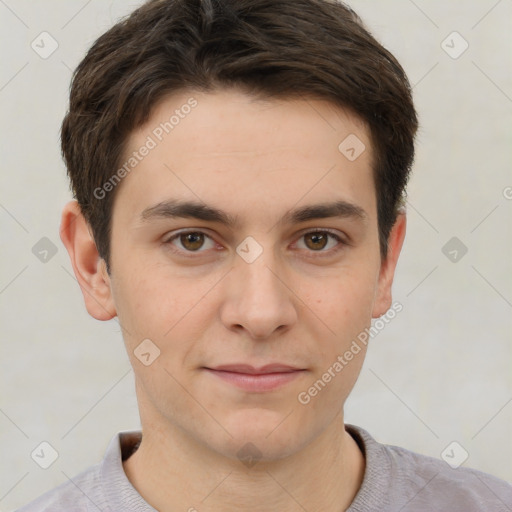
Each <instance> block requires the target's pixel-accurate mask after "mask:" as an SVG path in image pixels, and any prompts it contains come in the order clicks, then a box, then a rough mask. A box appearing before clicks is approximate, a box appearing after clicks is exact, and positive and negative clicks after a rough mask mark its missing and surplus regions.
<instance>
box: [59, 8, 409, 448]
mask: <svg viewBox="0 0 512 512" xmlns="http://www.w3.org/2000/svg"><path fill="white" fill-rule="evenodd" d="M416 128H417V119H416V113H415V110H414V107H413V103H412V99H411V91H410V87H409V83H408V81H407V78H406V76H405V73H404V71H403V69H402V68H401V66H400V65H399V64H398V62H397V61H396V59H395V58H394V57H393V56H392V55H391V54H390V53H389V52H388V51H387V50H386V49H384V48H383V47H382V46H381V45H380V44H379V43H378V42H377V41H376V40H375V39H374V38H373V37H372V36H371V35H370V34H369V32H368V31H367V30H366V29H365V28H364V26H363V25H362V23H361V21H360V20H359V18H358V17H357V16H356V15H355V14H354V13H353V12H352V11H351V10H350V9H349V8H348V7H346V6H345V5H343V4H341V3H339V2H332V1H329V0H283V1H279V2H270V1H267V0H223V1H215V0H213V1H209V0H202V1H193V2H191V1H188V0H167V1H163V0H154V1H150V2H148V3H146V4H144V5H143V6H142V7H140V8H139V9H137V10H136V11H135V12H134V13H133V14H132V15H131V16H129V17H127V18H126V19H125V20H123V21H121V22H119V23H118V24H116V25H115V26H114V27H113V28H111V29H110V30H109V31H108V32H106V33H105V34H104V35H102V36H101V37H100V38H99V39H98V40H97V41H96V43H95V44H94V45H93V46H92V48H91V49H90V51H89V52H88V54H87V55H86V57H85V58H84V60H83V61H82V62H81V63H80V65H79V67H78V69H77V71H76V73H75V75H74V78H73V83H72V87H71V96H70V108H69V112H68V113H67V115H66V118H65V119H64V122H63V126H62V150H63V154H64V158H65V161H66V165H67V169H68V174H69V176H70V179H71V184H72V188H73V191H74V194H75V197H76V203H72V204H70V205H68V206H67V207H66V209H65V211H64V213H63V222H62V230H61V235H62V239H63V241H64V243H65V245H66V247H67V248H68V251H69V253H70V256H71V259H72V263H73V266H74V270H75V273H76V275H77V278H78V280H79V283H80V285H81V287H82V290H83V292H84V298H85V301H86V306H87V308H88V310H89V312H90V313H91V315H92V316H94V317H95V318H98V319H101V320H107V319H109V318H112V317H113V316H116V315H117V316H118V318H119V321H120V323H121V326H122V329H123V337H124V340H125V343H126V346H127V349H128V353H129V356H130V358H131V361H132V364H133V366H134V371H135V375H136V382H137V393H138V398H139V406H140V409H141V417H142V421H143V424H144V422H146V423H147V424H154V425H159V426H160V427H162V425H164V424H167V425H173V426H176V427H179V429H180V431H181V432H186V433H187V434H188V435H190V436H192V437H193V438H195V439H197V440H198V441H200V442H202V443H203V444H204V445H205V446H208V447H210V448H213V449H214V450H216V451H218V452H220V453H225V454H230V455H234V454H235V453H236V451H237V449H239V448H240V446H241V445H242V444H243V442H245V441H247V440H252V441H253V442H257V443H259V445H260V446H261V447H262V451H263V452H264V453H266V454H267V455H268V456H269V457H282V456H285V455H286V454H288V453H291V452H293V451H294V450H298V449H299V448H300V447H301V446H304V445H305V444H307V443H309V442H311V441H312V440H313V439H314V438H315V437H317V436H318V435H319V433H321V432H322V431H323V430H325V428H327V425H328V424H329V423H330V422H331V421H332V419H333V418H334V417H335V416H336V415H337V414H339V413H340V412H341V411H342V407H343V403H344V401H345V399H346V397H347V396H348V394H349V392H350V390H351V389H352V387H353V385H354V383H355V381H356V379H357V376H358V374H359V370H360V367H361V364H362V361H363V358H364V353H365V348H366V347H365V346H362V347H361V350H360V351H359V352H358V355H357V357H354V359H353V360H351V361H350V363H349V364H347V365H346V366H344V367H343V371H340V372H339V374H336V378H332V382H330V383H329V384H328V385H327V386H326V387H325V389H323V390H322V392H321V393H320V394H319V395H318V397H316V398H315V400H312V401H311V402H310V403H308V404H304V403H301V402H300V401H299V400H298V396H299V394H300V392H301V391H304V390H305V389H306V390H307V389H308V387H309V386H310V385H311V384H312V383H313V382H315V381H317V380H318V379H319V378H321V376H322V375H323V374H324V373H325V372H326V371H328V369H329V368H330V367H332V366H333V364H334V363H335V362H336V361H337V357H338V356H339V355H341V354H343V353H345V352H346V351H347V350H348V349H349V347H350V346H351V343H352V342H353V340H355V339H357V336H358V335H359V334H360V333H361V331H363V330H364V329H365V328H367V327H368V326H369V324H370V321H371V318H376V317H378V316H381V315H382V314H384V313H385V312H386V310H387V309H388V308H389V307H390V305H391V284H392V280H393V275H394V269H395V265H396V261H397V258H398V254H399V252H400V249H401V245H402V242H403V238H404V235H405V215H404V213H403V211H402V210H401V208H402V206H403V200H404V195H405V186H406V183H407V179H408V175H409V172H410V168H411V165H412V160H413V154H414V135H415V132H416ZM192 203H194V204H192ZM187 233H188V234H187ZM143 340H151V342H147V341H146V342H144V343H145V344H143V345H142V347H143V348H142V349H139V348H138V347H140V346H141V345H140V344H141V342H143ZM148 343H149V344H148ZM141 350H143V351H144V353H150V354H151V355H150V356H149V357H148V356H145V359H146V361H145V363H148V362H149V361H151V364H147V365H146V364H144V363H143V362H142V361H141V358H140V352H141ZM155 356H158V357H156V358H155ZM236 363H244V364H249V365H252V366H254V367H260V366H263V365H266V364H269V363H283V364H286V365H289V366H291V367H293V368H296V369H299V370H301V371H300V372H296V373H297V375H295V376H294V379H293V380H292V381H290V382H287V383H286V384H284V385H283V386H281V387H279V388H276V389H273V390H271V391H266V392H254V391H247V390H241V389H240V388H239V387H237V386H234V385H233V384H232V383H226V382H225V381H224V380H223V379H221V378H219V377H218V374H212V372H211V371H209V370H211V369H212V368H216V367H218V366H221V365H227V364H236ZM291 407H293V408H294V411H296V412H295V413H294V414H293V415H291V416H290V419H288V420H286V422H284V423H283V426H282V427H281V428H280V429H277V430H276V431H275V432H274V433H273V434H272V436H269V432H270V431H271V429H272V426H275V425H277V424H279V423H280V421H282V420H283V418H284V417H285V415H286V414H287V413H289V411H290V408H291ZM205 411H207V412H205ZM214 418H215V420H214Z"/></svg>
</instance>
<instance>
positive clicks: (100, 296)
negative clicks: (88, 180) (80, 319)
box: [60, 201, 116, 320]
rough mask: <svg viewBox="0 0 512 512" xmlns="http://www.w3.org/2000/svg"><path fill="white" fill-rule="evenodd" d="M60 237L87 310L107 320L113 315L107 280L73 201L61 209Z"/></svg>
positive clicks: (87, 226)
mask: <svg viewBox="0 0 512 512" xmlns="http://www.w3.org/2000/svg"><path fill="white" fill-rule="evenodd" d="M60 238H61V240H62V243H63V244H64V245H65V247H66V249H67V251H68V254H69V257H70V260H71V265H72V266H73V271H74V273H75V276H76V279H77V281H78V284H79V285H80V289H81V290H82V294H83V296H84V301H85V307H86V308H87V311H88V312H89V314H90V315H91V316H92V317H94V318H96V319H97V320H110V319H111V318H113V317H114V316H116V310H115V306H114V301H113V296H112V291H111V286H110V278H109V276H108V273H107V271H106V265H105V261H104V260H103V259H102V258H101V257H100V255H99V253H98V250H97V248H96V243H95V242H94V238H93V236H92V234H91V232H90V229H89V225H88V224H87V222H86V220H85V218H84V216H83V215H82V212H81V210H80V207H79V205H78V203H77V202H76V201H70V202H69V203H67V204H66V205H65V206H64V209H63V211H62V217H61V225H60Z"/></svg>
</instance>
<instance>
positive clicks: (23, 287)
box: [0, 0, 512, 511]
mask: <svg viewBox="0 0 512 512" xmlns="http://www.w3.org/2000/svg"><path fill="white" fill-rule="evenodd" d="M349 3H350V4H351V5H352V6H353V7H354V8H355V10H356V11H357V12H359V14H360V15H361V16H362V17H363V19H364V20H365V21H366V22H367V24H368V26H369V27H370V29H371V30H372V31H373V33H374V34H375V35H376V36H377V37H378V38H379V39H380V40H381V41H382V42H383V43H384V44H385V45H386V46H387V47H388V48H389V49H390V50H391V51H392V52H394V54H395V55H396V56H397V57H398V59H399V60H400V61H401V63H402V64H403V66H404V68H405V69H406V71H407V73H408V75H409V77H410V80H411V83H412V84H414V96H415V101H416V104H417V108H418V110H419V114H420V119H421V128H420V132H419V136H418V148H417V159H416V164H415V167H414V174H413V177H412V180H411V183H410V187H409V205H408V234H407V238H406V242H405V247H404V249H403V253H402V257H401V261H400V263H399V266H398V270H397V272H398V275H397V277H396V280H395V285H394V300H396V301H399V302H401V303H402V304H403V311H402V312H401V313H399V314H398V315H397V317H396V318H395V319H394V320H393V321H392V323H391V324H389V325H388V326H387V327H386V328H385V329H384V330H383V331H381V333H380V334H379V335H378V336H377V337H376V338H374V339H373V341H372V342H371V347H370V350H369V354H368V358H367V361H366V363H365V366H364V369H363V371H362V374H361V377H360V379H359V381H358V383H357V385H356V388H355V390H354V392H353V394H352V396H351V398H350V399H349V401H348V403H347V407H346V420H347V422H350V423H355V424H358V425H361V426H363V427H364V428H366V429H367V430H369V431H370V433H372V434H373V435H374V436H375V437H376V438H377V439H378V440H379V441H382V442H386V443H390V444H398V445H401V446H404V447H406V448H409V449H411V450H414V451H417V452H420V453H424V454H428V455H432V456H435V457H440V455H441V453H442V451H443V450H444V449H445V448H446V446H447V445H449V444H450V443H451V442H452V441H454V440H455V441H457V442H458V443H460V445H461V446H462V447H463V448H464V449H465V450H466V451H467V452H468V453H469V458H468V459H467V461H466V462H465V463H464V464H465V465H466V466H470V467H474V468H478V469H481V470H483V471H487V472H490V473H492V474H494V475H497V476H499V477H501V478H504V479H507V480H512V441H511V432H512V403H511V402H512V377H511V359H512V357H511V356H512V351H511V326H512V325H511V324H512V315H511V312H512V279H511V275H512V258H511V254H512V251H511V249H512V229H511V227H512V222H511V218H512V200H511V199H510V197H512V189H511V188H507V187H512V175H511V171H510V169H511V160H512V152H511V151H510V142H511V120H512V99H511V98H512V83H511V82H512V74H511V66H510V64H511V48H512V40H511V39H512V37H511V34H512V27H511V20H512V4H511V1H510V0H501V1H496V0H480V1H472V2H467V1H463V0H455V1H454V0H452V1H447V0H435V1H434V0H430V1H426V0H415V1H414V2H413V1H412V0H411V1H409V0H394V1H391V0H388V1H380V2H376V1H366V0H354V1H352V2H349ZM135 5H137V2H122V1H121V0H116V1H114V2H110V1H100V0H92V1H89V2H87V1H85V0H73V1H67V2H60V1H56V0H52V1H50V0H47V1H45V2H30V1H28V0H0V19H1V37H2V66H1V70H0V104H1V108H2V117H1V123H2V136H1V139H0V140H1V144H2V146H1V156H2V158H1V166H2V173H1V188H0V222H1V230H2V231H1V232H2V237H1V243H2V245H1V252H0V255H1V261H2V266H1V271H0V308H1V318H2V324H1V325H2V358H1V369H0V372H1V373H0V374H1V384H2V386H1V396H0V432H1V438H0V441H1V448H2V468H1V473H0V509H1V510H3V511H5V510H11V509H13V508H16V507H18V506H20V505H21V504H23V503H25V502H27V501H29V500H31V499H32V498H35V497H36V496H37V495H39V494H41V493H42V492H43V491H45V490H47V489H49V488H52V487H54V486H56V485H57V484H59V483H61V482H64V481H66V480H67V478H68V477H72V476H74V475H75V474H77V473H78V472H80V471H82V470H83V469H85V468H86V467H88V466H90V465H91V464H93V463H95V462H97V461H99V460H100V459H101V457H102V456H103V453H104V450H105V448H106V445H107V443H108V442H109V440H110V439H111V437H112V436H113V435H114V434H115V433H116V432H117V431H119V430H127V429H131V428H138V427H139V419H138V413H137V405H136V401H135V395H134V384H133V373H132V371H131V367H130V365H129V362H128V358H127V355H126V354H125V351H124V346H123V344H122V340H121V334H120V329H119V326H118V324H117V323H116V322H115V321H110V322H108V323H101V322H98V321H96V320H93V319H92V318H90V317H89V316H88V315H87V312H86V310H85V308H84V306H83V301H82V296H81V293H80V290H79V287H78V285H77V283H76V281H75V279H74V277H73V274H72V270H71V266H70V263H69V261H68V256H67V253H66V252H65V249H64V247H63V245H62V244H61V242H60V240H59V236H58V226H59V220H60V211H61V208H62V206H63V204H64V203H65V202H66V201H67V200H68V199H70V197H71V196H70V193H69V191H68V184H67V180H66V178H65V169H64V165H63V163H62V161H61V159H60V153H59V128H60V123H61V120H62V117H63V115H64V112H65V109H66V104H67V92H68V86H69V80H70V77H71V70H72V69H74V68H75V67H76V65H77V64H78V62H79V61H80V60H81V58H82V57H83V56H84V54H85V51H86V50H87V49H88V48H89V47H90V45H91V44H92V42H93V41H94V40H95V38H96V37H98V36H99V35H100V34H101V33H102V32H103V31H105V30H106V29H107V28H109V27H110V26H111V25H112V24H113V22H114V20H115V19H117V18H118V17H119V16H120V15H124V14H126V13H127V12H129V11H131V10H132V8H133V6H135ZM42 31H47V32H49V33H50V34H51V35H52V37H53V38H55V40H56V41H57V42H58V44H59V47H58V49H57V50H56V51H55V52H54V53H53V54H52V55H51V56H50V57H48V58H47V59H42V58H41V57H40V56H39V55H38V54H36V53H35V51H33V50H32V48H31V42H32V41H33V40H34V39H35V38H37V36H38V35H39V34H40V33H41V32H42ZM453 31H457V32H459V33H460V34H461V35H462V37H463V38H464V39H465V40H466V41H467V42H468V43H469V48H468V49H467V50H466V51H465V52H464V53H463V54H462V55H461V56H460V57H459V58H457V59H454V58H452V57H450V56H449V55H448V54H447V53H446V52H445V51H444V50H443V48H442V46H441V44H442V41H443V40H445V39H446V38H447V36H449V35H450V34H451V33H452V32H453ZM447 44H449V45H450V46H453V47H454V48H453V49H452V50H451V51H452V52H454V51H457V50H458V49H460V48H461V46H460V44H461V41H460V40H457V39H453V36H451V38H448V40H447ZM507 197H508V199H507ZM42 237H48V238H49V239H50V240H51V241H52V242H53V243H54V244H55V246H56V247H57V249H58V252H57V254H56V255H55V256H53V257H52V258H51V259H49V260H48V261H47V262H46V263H43V262H41V261H40V260H39V259H38V258H36V256H35V255H34V254H33V253H32V247H33V246H34V245H35V244H36V243H37V242H38V241H39V240H40V239H41V238H42ZM452 237H457V238H458V239H459V240H460V241H461V242H462V243H463V244H464V245H465V246H466V247H467V248H468V252H467V254H465V255H464V256H463V257H460V254H461V253H460V252H459V253H458V256H459V259H458V261H456V262H453V261H450V259H449V258H448V257H447V256H445V254H443V252H442V248H443V246H444V245H445V244H446V243H447V242H448V241H449V240H450V239H451V238H452ZM41 441H47V442H49V443H50V444H51V445H52V446H54V447H55V449H56V450H57V451H58V453H59V457H58V459H57V460H56V461H55V463H54V464H53V465H52V466H50V468H48V469H46V470H44V469H41V468H40V467H39V466H38V465H36V463H35V462H34V461H33V460H32V459H31V457H30V454H31V452H32V451H33V450H34V448H35V447H36V446H38V445H39V443H40V442H41ZM457 450H459V451H457ZM461 453H462V452H461V451H460V449H459V448H456V450H455V452H454V454H455V456H457V457H460V454H461Z"/></svg>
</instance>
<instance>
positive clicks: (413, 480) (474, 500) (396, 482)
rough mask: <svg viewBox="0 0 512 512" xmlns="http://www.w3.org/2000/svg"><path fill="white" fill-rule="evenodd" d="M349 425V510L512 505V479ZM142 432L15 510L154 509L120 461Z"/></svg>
mask: <svg viewBox="0 0 512 512" xmlns="http://www.w3.org/2000/svg"><path fill="white" fill-rule="evenodd" d="M346 429H347V431H348V432H349V433H350V434H351V435H352V437H353V438H354V439H355V441H356V442H357V444H358V445H359V447H360V448H361V450H362V451H363V453H364V454H365V458H366V469H365V473H364V478H363V483H362V485H361V488H360V489H359V492H358V493H357V495H356V497H355V498H354V501H353V502H352V504H351V505H350V507H349V508H348V511H347V512H374V511H375V512H398V511H400V512H412V511H414V512H427V511H428V512H432V511H436V512H447V511H450V512H453V511H461V512H477V511H485V512H490V511H492V512H511V511H512V485H510V484H508V483H507V482H505V481H503V480H500V479H498V478H495V477H493V476H491V475H488V474H486V473H482V472H480V471H476V470H474V469H469V468H464V467H458V468H457V469H452V468H451V467H450V466H449V465H448V464H447V463H446V462H444V461H442V460H438V459H434V458H432V457H427V456H425V455H419V454H417V453H414V452H411V451H409V450H406V449H404V448H400V447H397V446H390V445H384V444H380V443H378V442H377V441H375V439H373V437H371V436H370V434H368V432H366V431H365V430H363V429H362V428H360V427H356V426H353V425H346ZM141 436H142V434H141V431H126V432H119V433H118V434H116V435H115V436H114V437H113V438H112V440H111V441H110V444H109V445H108V448H107V451H106V453H105V457H104V458H103V460H102V461H101V462H100V463H99V464H96V465H94V466H91V467H90V468H89V469H87V470H85V471H83V472H82V473H80V474H79V475H77V476H76V477H74V478H72V479H71V480H72V481H71V482H70V481H68V482H65V483H63V484H62V485H60V486H59V487H57V488H55V489H53V490H51V491H48V492H47V493H46V494H44V495H42V496H41V497H39V498H38V499H36V500H35V501H33V502H32V503H29V504H28V505H26V506H24V507H22V508H21V509H19V510H18V511H17V512H43V511H44V512H64V511H65V512H69V511H73V512H98V511H102V512H155V509H154V508H153V507H151V506H150V505H148V503H147V502H146V501H144V499H143V498H142V496H141V495H140V494H139V493H138V492H137V491H136V490H135V488H134V487H133V486H132V485H131V483H130V481H129V480H128V478H127V477H126V474H125V472H124V470H123V465H122V461H123V460H125V459H127V458H128V457H129V456H130V455H131V454H132V453H133V452H134V451H135V450H136V449H137V447H138V444H139V442H140V439H141ZM269 510H271V504H269Z"/></svg>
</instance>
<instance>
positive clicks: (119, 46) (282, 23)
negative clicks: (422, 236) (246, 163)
mask: <svg viewBox="0 0 512 512" xmlns="http://www.w3.org/2000/svg"><path fill="white" fill-rule="evenodd" d="M227 87H238V88H242V90H244V91H246V92H248V93H250V94H254V95H256V96H262V97H265V98H289V97H294V96H297V97H300V96H306V97H308V98H319V99H325V100H328V101H330V102H332V103H333V104H335V105H339V106H341V107H344V108H348V109H350V110H351V111H352V112H354V113H355V114H356V115H357V116H359V117H360V118H361V119H363V120H364V121H365V122H366V124H367V126H368V127H369V131H370V137H371V140H372V148H373V156H374V161H373V173H374V182H375V188H376V194H377V212H378V224H379V241H380V252H381V257H383V258H385V257H386V255H387V242H388V237H389V233H390V231H391V228H392V226H393V224H394V222H395V220H396V216H397V213H398V208H399V207H400V205H401V204H402V201H403V199H404V197H405V186H406V184H407V180H408V176H409V173H410V168H411V165H412V162H413V157H414V136H415V133H416V130H417V125H418V121H417V116H416V111H415V109H414V105H413V101H412V95H411V88H410V85H409V82H408V80H407V76H406V74H405V72H404V70H403V69H402V67H401V66H400V64H399V63H398V62H397V60H396V59H395V58H394V57H393V55H391V53H390V52H389V51H387V50H386V49H385V48H384V47H383V46H382V45H380V44H379V43H378V42H377V41H376V40H375V39H374V38H373V36H372V35H371V34H370V33H369V31H368V30H367V29H366V28H365V27H364V26H363V24H362V22H361V20H360V18H359V17H358V16H357V15H356V14H355V13H354V12H353V11H352V10H351V9H350V8H349V7H347V6H346V5H344V4H343V3H341V2H337V1H335V0H151V1H149V2H147V3H145V4H143V5H142V6H141V7H139V8H138V9H136V10H135V11H134V12H133V13H132V14H131V15H130V16H128V17H127V18H125V19H123V20H121V21H120V22H118V23H117V24H116V25H114V26H113V27H112V28H111V29H110V30H108V31H107V32H106V33H104V34H103V35H102V36H101V37H99V38H98V40H97V41H96V42H95V43H94V45H93V46H92V47H91V49H90V50H89V52H88V53H87V55H86V56H85V58H84V59H83V60H82V62H81V63H80V64H79V66H78V68H77V69H76V71H75V73H74V76H73V80H72V84H71V93H70V105H69V111H68V113H67V115H66V117H65V118H64V121H63V124H62V132H61V138H62V152H63V155H64V159H65V162H66V165H67V170H68V175H69V177H70V180H71V186H72V189H73V192H74V195H75V198H76V199H77V201H78V203H79V205H80V208H81V211H82V213H83V215H84V217H85V219H86V220H87V222H88V223H89V225H90V226H91V229H92V232H93V235H94V239H95V242H96V245H97V248H98V252H99V254H100V256H101V257H102V258H103V259H104V260H105V262H106V263H107V268H109V259H110V231H111V218H112V205H113V200H114V196H115V190H113V191H112V192H111V193H109V194H107V195H105V197H103V198H98V197H96V194H95V192H94V191H95V190H97V189H98V187H102V186H103V184H104V183H105V182H106V181H107V180H108V179H109V178H110V177H111V176H112V175H113V173H114V172H115V170H116V169H117V167H118V166H119V165H120V159H121V155H122V153H123V149H124V145H125V143H126V141H127V139H128V137H129V135H130V133H131V132H132V131H133V130H134V129H135V128H137V127H138V126H140V125H141V124H142V123H144V122H145V121H146V120H147V119H148V118H149V116H150V115H151V112H152V109H153V108H154V106H155V105H156V103H157V102H158V101H159V100H161V99H163V97H164V96H166V95H168V94H170V93H174V92H177V91H181V90H191V91H192V90H198V91H203V92H210V91H214V90H216V89H219V88H227ZM340 142H341V141H340Z"/></svg>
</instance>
